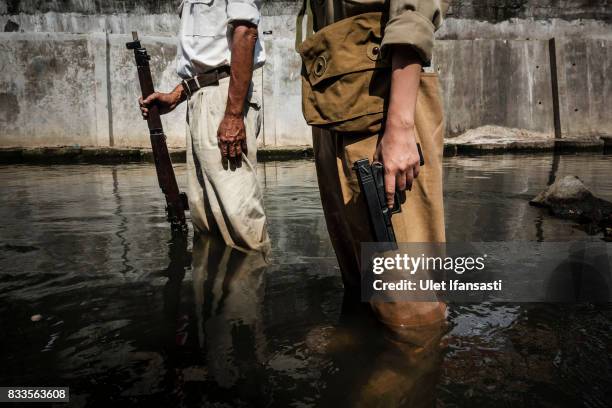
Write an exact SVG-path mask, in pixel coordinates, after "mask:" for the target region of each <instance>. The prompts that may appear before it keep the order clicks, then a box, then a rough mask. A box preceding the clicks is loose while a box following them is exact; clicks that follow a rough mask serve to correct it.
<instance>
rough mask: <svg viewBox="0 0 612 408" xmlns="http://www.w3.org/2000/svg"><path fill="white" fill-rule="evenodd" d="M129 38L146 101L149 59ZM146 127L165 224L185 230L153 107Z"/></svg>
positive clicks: (182, 199)
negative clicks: (164, 208)
mask: <svg viewBox="0 0 612 408" xmlns="http://www.w3.org/2000/svg"><path fill="white" fill-rule="evenodd" d="M132 38H133V39H134V41H132V42H129V43H127V44H126V45H125V46H126V47H127V48H128V49H129V50H134V57H135V58H136V67H137V68H138V81H139V82H140V90H141V91H142V98H143V99H145V98H146V97H147V96H149V95H151V94H152V93H153V92H154V88H153V79H152V78H151V69H150V68H149V59H150V58H151V57H150V56H149V54H147V50H146V49H145V48H143V47H142V46H141V45H140V41H139V40H138V34H137V33H136V32H135V31H133V32H132ZM147 125H148V126H149V134H150V136H151V147H152V148H153V158H154V160H155V169H156V170H157V180H158V181H159V186H160V187H161V189H162V192H163V193H164V195H165V196H166V211H167V214H168V221H170V225H171V227H172V229H181V230H184V231H186V230H187V223H186V221H185V210H188V209H189V207H188V204H187V195H186V194H185V193H181V192H180V191H179V188H178V184H177V183H176V177H175V175H174V169H173V168H172V161H171V160H170V154H169V153H168V146H166V135H164V129H163V128H162V123H161V118H160V116H159V111H158V108H157V106H155V105H153V106H151V108H150V109H149V116H148V118H147Z"/></svg>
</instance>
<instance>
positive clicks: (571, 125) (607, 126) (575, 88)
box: [556, 38, 612, 138]
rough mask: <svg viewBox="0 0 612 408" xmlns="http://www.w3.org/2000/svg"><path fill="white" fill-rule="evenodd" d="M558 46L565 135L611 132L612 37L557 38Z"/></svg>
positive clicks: (587, 136) (562, 124)
mask: <svg viewBox="0 0 612 408" xmlns="http://www.w3.org/2000/svg"><path fill="white" fill-rule="evenodd" d="M556 49H557V75H558V81H559V110H560V117H561V135H562V137H563V138H576V137H578V138H590V137H598V136H605V135H612V114H610V112H611V108H610V104H611V103H612V97H611V95H612V81H610V76H612V40H604V39H586V38H583V39H572V40H568V39H558V40H556Z"/></svg>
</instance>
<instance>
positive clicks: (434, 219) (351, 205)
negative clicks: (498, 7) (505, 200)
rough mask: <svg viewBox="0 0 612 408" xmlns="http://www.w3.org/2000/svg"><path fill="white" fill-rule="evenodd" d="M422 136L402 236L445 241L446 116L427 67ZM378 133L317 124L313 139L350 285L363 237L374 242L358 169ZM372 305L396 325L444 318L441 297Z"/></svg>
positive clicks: (328, 216)
mask: <svg viewBox="0 0 612 408" xmlns="http://www.w3.org/2000/svg"><path fill="white" fill-rule="evenodd" d="M415 125H416V130H417V137H418V139H419V142H420V144H421V148H422V150H423V156H424V158H425V165H424V166H423V167H421V172H420V174H419V177H418V178H417V179H416V181H415V183H414V185H413V187H412V191H406V201H405V202H404V204H403V205H402V211H401V212H400V213H398V214H395V215H394V216H393V227H394V229H395V235H396V238H397V241H398V242H444V241H445V231H444V208H443V201H442V153H443V147H444V144H443V117H442V107H441V105H440V98H439V90H438V80H437V76H435V74H426V73H423V74H422V76H421V85H420V88H419V94H418V98H417V107H416V112H415ZM377 141H378V136H376V135H374V136H362V135H354V134H346V133H345V134H338V133H335V132H330V131H327V130H322V129H317V128H313V145H314V154H315V163H316V167H317V176H318V180H319V189H320V192H321V201H322V204H323V210H324V212H325V220H326V223H327V229H328V231H329V235H330V238H331V241H332V244H333V246H334V250H335V251H336V256H337V257H338V263H339V264H340V270H341V272H342V278H343V281H344V284H345V287H347V289H349V290H351V289H352V290H356V289H358V287H359V285H360V279H361V277H360V276H361V275H360V256H361V255H360V254H361V245H360V244H361V242H372V241H373V238H372V234H371V230H370V226H369V223H368V222H367V218H366V217H367V216H366V214H367V208H366V206H365V201H364V199H363V198H362V197H361V196H360V188H359V184H358V181H357V176H356V174H355V172H354V171H353V170H352V166H353V163H354V162H355V161H357V160H359V159H362V158H367V159H369V160H372V158H373V156H374V153H375V150H376V145H377ZM372 307H373V309H374V311H375V313H376V314H377V316H378V317H379V319H380V320H381V321H382V322H383V323H385V324H386V325H387V326H389V327H390V328H391V329H397V330H399V331H401V330H402V328H407V327H409V326H410V327H416V326H421V325H428V324H429V323H436V322H440V321H442V320H443V319H444V310H445V308H444V306H443V305H441V304H439V303H437V302H421V303H411V302H397V303H377V304H372Z"/></svg>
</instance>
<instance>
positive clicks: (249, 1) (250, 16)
mask: <svg viewBox="0 0 612 408" xmlns="http://www.w3.org/2000/svg"><path fill="white" fill-rule="evenodd" d="M260 10H261V0H228V2H227V16H228V23H232V22H234V21H246V22H249V23H251V24H254V25H259V19H260V15H261V14H260Z"/></svg>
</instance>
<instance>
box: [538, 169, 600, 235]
mask: <svg viewBox="0 0 612 408" xmlns="http://www.w3.org/2000/svg"><path fill="white" fill-rule="evenodd" d="M529 204H531V205H534V206H537V207H545V208H548V209H549V211H550V213H551V214H552V215H554V216H557V217H559V218H566V219H571V220H576V221H578V222H580V223H583V224H591V226H592V227H594V229H595V230H594V231H593V232H594V233H596V232H599V231H604V233H606V235H607V233H608V232H609V231H608V230H609V229H610V228H612V203H610V202H609V201H606V200H603V199H601V198H598V197H595V196H594V195H593V193H591V192H590V191H589V190H588V189H587V188H586V187H585V185H584V184H583V183H582V181H581V180H580V179H579V178H578V177H576V176H565V177H564V178H562V179H560V180H557V181H555V182H554V183H553V184H552V185H550V186H548V188H547V189H546V190H544V191H542V192H541V193H540V194H538V195H537V196H536V197H535V198H534V199H533V200H531V201H530V202H529Z"/></svg>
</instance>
